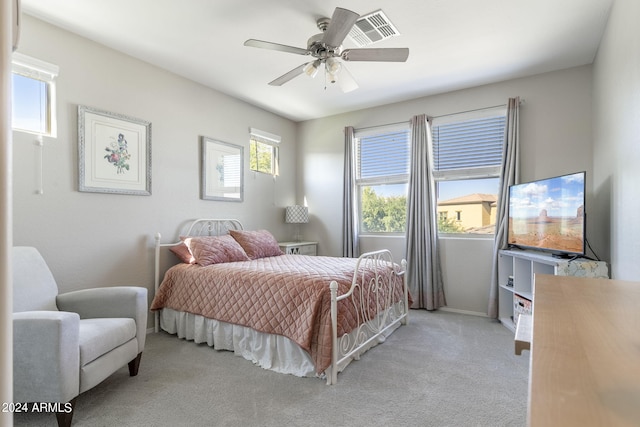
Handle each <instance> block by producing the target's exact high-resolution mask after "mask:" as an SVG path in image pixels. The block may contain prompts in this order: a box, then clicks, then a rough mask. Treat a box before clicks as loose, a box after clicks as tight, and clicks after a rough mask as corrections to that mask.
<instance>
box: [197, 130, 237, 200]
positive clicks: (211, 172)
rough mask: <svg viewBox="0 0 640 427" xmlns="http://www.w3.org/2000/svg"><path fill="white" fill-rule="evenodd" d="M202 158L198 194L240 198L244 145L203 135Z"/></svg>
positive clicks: (204, 197) (222, 197)
mask: <svg viewBox="0 0 640 427" xmlns="http://www.w3.org/2000/svg"><path fill="white" fill-rule="evenodd" d="M201 159H202V171H201V175H202V182H201V198H202V199H203V200H220V201H231V202H242V201H243V198H244V147H242V146H241V145H236V144H230V143H227V142H223V141H219V140H216V139H213V138H209V137H206V136H203V137H202V140H201Z"/></svg>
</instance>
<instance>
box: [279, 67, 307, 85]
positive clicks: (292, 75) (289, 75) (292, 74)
mask: <svg viewBox="0 0 640 427" xmlns="http://www.w3.org/2000/svg"><path fill="white" fill-rule="evenodd" d="M307 64H309V63H308V62H307V63H306V64H302V65H300V66H299V67H296V68H294V69H293V70H291V71H289V72H288V73H285V74H283V75H281V76H280V77H278V78H277V79H275V80H273V81H272V82H269V85H271V86H282V85H283V84H285V83H286V82H288V81H289V80H293V79H294V78H295V77H298V76H299V75H300V74H302V73H304V67H306V66H307Z"/></svg>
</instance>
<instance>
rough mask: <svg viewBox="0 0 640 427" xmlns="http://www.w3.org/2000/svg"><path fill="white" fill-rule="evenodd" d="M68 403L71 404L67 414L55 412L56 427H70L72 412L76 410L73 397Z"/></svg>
mask: <svg viewBox="0 0 640 427" xmlns="http://www.w3.org/2000/svg"><path fill="white" fill-rule="evenodd" d="M68 403H70V404H71V410H70V411H68V412H56V419H57V420H58V427H70V426H71V420H72V419H73V410H74V409H75V408H76V398H75V397H74V398H73V399H71V400H70V401H69V402H68Z"/></svg>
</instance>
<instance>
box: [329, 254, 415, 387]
mask: <svg viewBox="0 0 640 427" xmlns="http://www.w3.org/2000/svg"><path fill="white" fill-rule="evenodd" d="M390 265H391V266H393V267H392V268H389V266H390ZM406 267H407V262H406V261H405V260H402V263H401V266H398V265H397V264H394V262H393V258H392V256H391V252H389V251H388V250H381V251H375V252H368V253H365V254H362V255H361V256H360V258H358V262H357V264H356V270H355V272H354V275H353V280H352V283H351V288H350V289H349V291H348V292H347V293H345V294H343V295H338V283H337V282H335V281H332V282H331V283H330V285H329V288H330V291H331V329H332V355H331V367H330V368H329V369H328V370H327V375H326V377H327V384H335V383H336V382H337V381H338V372H339V371H341V370H342V369H343V368H344V367H345V366H346V365H347V364H348V363H349V362H350V361H351V360H352V359H357V358H358V357H359V355H360V354H361V353H362V352H364V351H366V349H367V348H369V347H372V346H373V345H375V344H377V343H379V342H382V341H384V339H385V337H386V336H387V335H388V333H389V331H392V330H393V329H392V328H396V327H397V326H399V325H398V324H402V325H406V324H407V321H408V312H409V290H408V287H407V279H406V275H405V271H406ZM367 270H373V271H374V274H373V277H372V278H371V277H367V278H366V279H365V277H364V273H363V272H364V271H367ZM397 277H400V278H401V280H402V298H401V300H400V301H394V300H393V298H394V282H395V281H396V278H397ZM365 280H367V281H368V282H369V283H368V286H363V285H364V283H363V282H364V281H365ZM342 300H347V303H348V304H353V307H354V308H355V311H356V313H357V316H358V325H359V326H358V327H357V328H356V330H355V331H352V332H351V333H349V334H345V335H343V336H342V337H338V302H339V301H342Z"/></svg>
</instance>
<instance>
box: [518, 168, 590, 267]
mask: <svg viewBox="0 0 640 427" xmlns="http://www.w3.org/2000/svg"><path fill="white" fill-rule="evenodd" d="M585 175H586V174H585V172H577V173H572V174H568V175H562V176H557V177H553V178H547V179H540V180H537V181H531V182H527V183H523V184H516V185H512V186H510V187H509V206H508V209H509V223H508V238H507V242H508V244H509V246H511V247H518V248H524V249H536V250H540V251H546V252H551V253H552V254H554V255H556V256H567V257H571V256H575V255H584V254H585V243H586V239H585V232H586V228H585V227H586V214H585V209H584V206H585Z"/></svg>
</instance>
